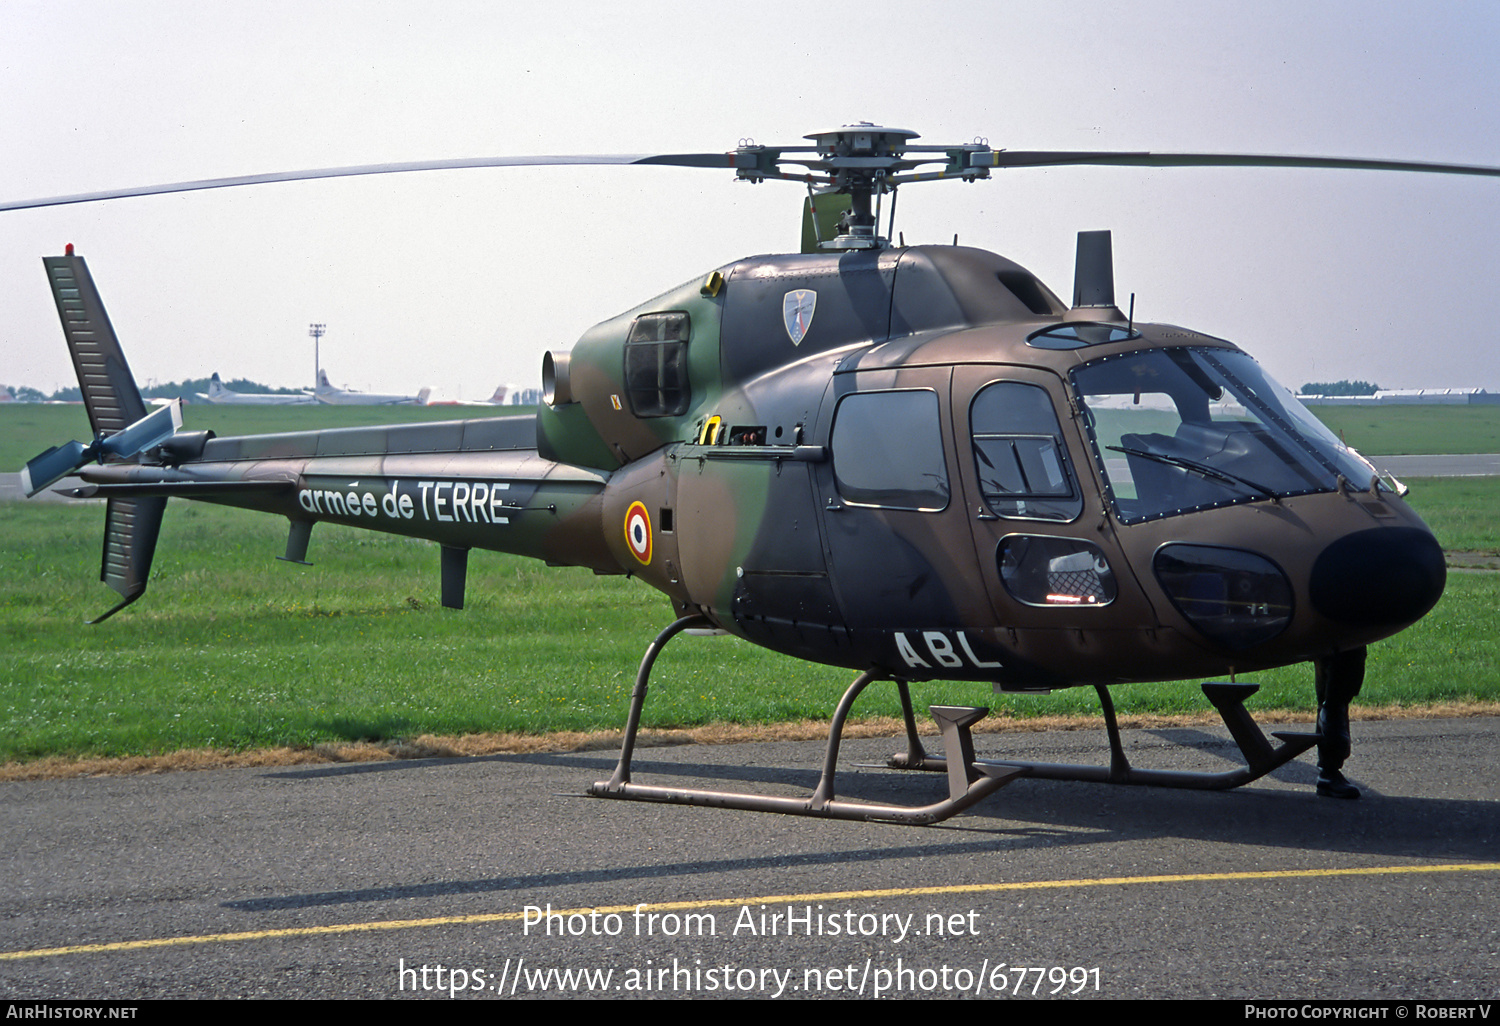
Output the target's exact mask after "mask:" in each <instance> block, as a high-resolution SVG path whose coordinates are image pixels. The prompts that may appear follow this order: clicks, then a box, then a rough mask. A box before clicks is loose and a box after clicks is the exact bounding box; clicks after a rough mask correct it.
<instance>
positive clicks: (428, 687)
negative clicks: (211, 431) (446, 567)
mask: <svg viewBox="0 0 1500 1026" xmlns="http://www.w3.org/2000/svg"><path fill="white" fill-rule="evenodd" d="M41 409H46V410H48V411H49V412H48V414H47V416H48V417H51V416H56V414H54V413H52V412H51V411H55V410H63V411H67V410H69V409H72V408H67V407H62V408H58V407H51V408H41ZM193 412H197V411H193ZM204 412H206V413H216V412H218V411H207V410H206V411H204ZM227 412H228V413H229V414H232V417H230V418H229V419H230V420H231V421H232V422H233V423H234V425H235V426H233V427H231V428H230V430H231V431H236V432H238V431H246V430H252V431H253V430H266V429H269V426H268V425H269V423H270V421H271V420H272V416H271V415H278V416H284V415H285V414H287V413H289V412H292V413H298V414H301V415H308V414H323V413H327V412H333V413H335V414H338V415H341V416H344V417H359V416H365V417H368V416H369V415H370V414H371V412H374V413H375V414H376V417H377V419H379V418H380V417H381V415H382V414H387V415H388V414H389V413H390V412H391V411H390V410H380V411H369V410H365V411H359V410H342V411H319V410H306V411H297V410H292V411H287V410H281V411H277V410H256V409H239V410H230V411H227ZM401 412H402V413H403V414H410V413H414V412H417V411H414V410H413V411H408V410H403V411H401ZM423 412H428V413H431V412H433V411H430V410H429V411H423ZM1444 412H1446V411H1444ZM443 413H444V415H446V416H454V415H458V416H463V415H465V413H466V411H462V410H460V411H458V412H457V413H456V414H455V411H453V410H452V409H451V408H450V409H448V410H445V411H443ZM0 414H3V415H5V416H11V413H10V411H9V410H0ZM261 418H263V420H262V423H261V424H260V425H259V426H253V422H254V420H255V419H261ZM365 422H369V421H368V420H366V421H365ZM0 423H5V424H8V425H14V424H16V421H14V420H11V421H3V422H0ZM198 423H199V425H200V426H202V425H203V422H202V421H200V422H198ZM247 424H251V425H252V426H245V425H247ZM47 426H48V427H49V428H50V427H51V426H52V425H51V424H50V423H49V424H48V425H47ZM190 426H192V422H191V421H190ZM66 433H67V432H66V431H65V432H64V434H66ZM226 433H228V432H226ZM5 437H6V439H7V444H10V445H15V444H16V443H15V441H14V439H13V438H12V437H11V436H10V435H9V434H7V435H6V436H5ZM74 437H84V433H83V432H76V433H75V434H74ZM24 444H27V445H30V444H31V443H30V442H26V443H24ZM39 448H41V446H33V447H32V448H31V451H32V452H35V451H37V450H38V449H39ZM1412 484H1413V494H1412V497H1411V499H1412V502H1413V503H1414V504H1415V505H1416V506H1417V508H1418V509H1419V510H1421V511H1422V512H1423V513H1424V515H1425V516H1427V517H1428V519H1429V521H1430V522H1431V523H1432V525H1433V527H1434V529H1435V530H1436V532H1437V534H1438V536H1439V538H1440V540H1441V541H1442V542H1443V543H1444V546H1445V547H1446V548H1448V549H1450V550H1464V551H1477V552H1490V553H1500V526H1497V524H1496V522H1495V519H1494V518H1493V516H1492V514H1491V513H1490V511H1492V510H1494V509H1495V508H1496V505H1497V501H1500V479H1461V480H1449V481H1415V482H1412ZM101 523H102V510H101V509H100V508H98V507H97V506H58V505H48V506H37V505H32V504H26V503H7V504H0V761H15V760H30V759H35V758H38V757H42V756H47V755H59V754H61V755H80V756H81V755H130V754H142V753H153V752H164V751H170V750H175V749H179V748H195V747H205V746H211V747H218V748H226V749H249V748H258V747H265V746H276V745H313V744H317V743H320V742H326V741H347V740H361V739H390V738H404V737H415V736H419V735H423V734H436V735H458V734H467V733H475V732H493V731H517V732H525V733H539V732H546V731H554V730H590V729H617V728H618V727H619V726H620V724H621V723H622V722H623V719H624V715H625V711H626V707H627V703H628V697H629V692H630V687H631V683H632V679H633V675H634V672H635V668H636V664H637V663H638V661H639V659H640V655H641V652H642V651H643V649H644V648H645V645H646V643H647V642H648V641H649V640H650V638H651V637H652V636H653V635H654V634H655V633H656V631H657V630H659V629H660V628H661V627H662V626H663V625H665V623H666V622H667V621H668V620H669V619H670V618H671V611H670V608H669V606H668V604H667V603H666V601H665V599H663V598H662V597H661V596H659V595H658V594H657V593H655V592H653V591H651V590H649V589H647V588H646V587H644V586H642V585H640V584H639V583H638V582H635V581H630V580H625V579H622V578H616V577H595V576H593V575H592V574H590V573H588V572H587V571H577V570H556V569H547V568H545V567H543V566H541V565H540V564H536V563H532V562H528V561H525V560H522V559H517V558H512V557H505V556H501V555H497V554H493V553H483V552H475V553H474V554H473V558H472V559H471V564H470V585H469V601H468V608H466V609H465V610H463V611H461V612H454V611H451V610H445V609H442V608H440V607H439V606H438V603H437V591H438V552H437V548H436V547H435V546H433V545H430V544H427V543H423V542H414V541H410V540H406V539H401V538H396V537H391V536H386V535H379V534H372V533H367V532H360V531H356V530H353V529H347V528H340V527H336V526H332V525H321V526H319V527H318V529H317V531H316V532H315V534H314V539H313V547H312V550H311V553H310V558H311V559H312V560H313V561H314V562H315V564H316V565H315V566H313V567H305V568H304V567H293V566H290V565H287V564H284V563H279V562H277V561H276V560H275V559H274V558H273V557H274V556H275V555H277V554H278V553H280V552H281V551H282V548H283V546H284V544H285V522H284V521H282V520H280V519H278V518H273V517H264V516H257V515H254V514H249V513H243V512H240V511H236V510H227V509H220V508H217V507H213V506H207V505H201V504H189V503H185V502H173V503H171V504H170V505H169V508H168V513H167V517H166V522H165V525H164V527H163V531H162V537H161V542H160V545H159V547H158V551H157V559H156V563H155V567H154V569H153V574H152V577H153V581H152V587H151V591H150V593H148V595H147V596H146V597H145V598H144V599H142V600H141V601H140V602H139V603H137V604H136V605H135V606H133V607H131V609H130V610H128V611H127V612H125V613H123V614H121V615H120V616H118V617H116V618H114V619H112V620H110V621H109V622H107V623H106V624H102V625H99V626H96V627H88V626H85V625H84V624H83V623H82V621H83V620H84V619H86V618H88V617H91V616H94V615H97V614H98V613H100V612H102V611H103V610H104V609H106V608H108V606H109V605H111V604H112V602H113V592H110V591H109V590H108V589H106V588H105V587H103V586H102V585H101V584H100V583H99V580H98V560H99V545H100V532H101ZM1497 609H1500V574H1495V573H1464V572H1454V573H1451V574H1450V576H1449V584H1448V590H1447V592H1446V594H1445V595H1444V597H1443V600H1442V602H1441V603H1440V604H1439V606H1438V607H1437V609H1436V610H1434V611H1433V612H1432V613H1431V614H1430V615H1429V616H1428V617H1426V618H1425V619H1424V620H1423V621H1421V622H1420V623H1419V624H1417V625H1416V626H1415V627H1414V628H1412V629H1411V630H1409V631H1407V632H1405V633H1403V634H1401V635H1399V636H1398V637H1396V638H1394V639H1391V640H1389V641H1386V642H1383V643H1381V644H1379V645H1376V646H1375V647H1374V648H1373V649H1372V651H1371V660H1370V670H1369V682H1368V683H1367V685H1366V688H1365V693H1364V696H1363V697H1362V699H1361V701H1362V703H1364V704H1367V705H1387V706H1390V705H1420V704H1425V703H1432V702H1446V701H1465V700H1478V701H1493V700H1496V699H1497V698H1500V639H1497V632H1496V630H1495V627H1496V610H1497ZM851 676H852V675H851V674H850V673H848V672H847V671H844V670H837V669H829V668H824V667H818V666H813V665H810V664H806V663H801V662H798V661H796V660H793V659H790V658H787V657H783V656H778V655H775V654H773V653H771V652H768V651H765V650H762V649H758V648H755V647H753V646H750V645H746V644H744V643H741V642H739V641H738V640H736V639H732V638H704V639H698V638H691V639H684V640H682V641H679V642H676V643H674V644H673V645H672V646H671V647H670V648H669V649H668V650H667V652H666V654H665V655H664V656H663V658H662V660H661V661H660V663H659V664H658V669H657V672H656V675H655V676H654V677H653V682H652V684H653V686H652V695H651V701H650V703H649V704H648V706H647V714H648V715H647V725H648V726H659V727H671V726H685V725H695V724H703V723H709V722H714V721H732V722H741V723H771V722H781V721H786V720H795V719H803V718H811V719H824V718H826V717H827V715H828V714H829V711H830V710H831V709H832V707H833V705H834V703H835V702H836V701H837V699H838V696H839V694H841V693H842V691H843V689H844V687H845V686H846V685H847V684H848V681H849V679H850V678H851ZM1254 679H1255V680H1256V681H1257V682H1258V683H1261V684H1262V685H1263V690H1262V692H1261V694H1260V695H1258V696H1257V697H1256V699H1255V700H1254V702H1253V703H1252V704H1253V707H1254V708H1255V709H1257V710H1267V709H1283V708H1285V709H1298V710H1304V711H1306V710H1309V709H1310V708H1311V703H1312V687H1311V671H1310V669H1309V668H1308V667H1306V666H1303V667H1294V668H1289V669H1285V670H1280V671H1274V672H1270V673H1264V674H1257V675H1256V676H1255V678H1254ZM892 691H893V689H882V688H872V689H871V691H870V692H869V693H867V697H866V698H865V699H862V700H861V704H860V706H859V707H858V709H857V712H859V713H860V714H863V715H873V714H883V715H895V714H897V712H898V709H897V706H896V703H895V700H894V695H893V694H892ZM1112 694H1113V695H1114V697H1115V701H1116V704H1117V706H1118V708H1119V709H1120V711H1121V713H1122V715H1128V714H1130V713H1140V712H1152V713H1173V712H1184V711H1201V710H1203V709H1204V708H1206V703H1205V702H1204V700H1203V698H1202V696H1201V694H1200V693H1198V691H1197V689H1196V688H1194V687H1190V686H1162V685H1136V686H1131V687H1122V688H1116V689H1114V690H1113V692H1112ZM918 697H919V699H920V701H921V702H922V703H923V704H926V703H930V702H937V701H944V702H950V703H953V704H963V705H972V704H988V705H992V706H994V707H995V708H996V712H997V714H998V715H1002V716H1006V715H1008V716H1016V717H1029V716H1036V715H1043V714H1054V713H1095V712H1097V700H1096V699H1095V697H1094V695H1093V693H1092V690H1091V689H1073V690H1070V691H1066V692H1059V693H1057V694H1054V695H1052V696H992V695H991V694H990V692H989V689H988V688H986V687H984V686H976V685H933V686H924V687H922V688H921V690H920V694H919V696H918Z"/></svg>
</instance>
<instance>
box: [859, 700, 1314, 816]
mask: <svg viewBox="0 0 1500 1026" xmlns="http://www.w3.org/2000/svg"><path fill="white" fill-rule="evenodd" d="M896 686H897V687H898V688H900V689H901V711H902V714H903V715H904V716H905V719H906V751H905V752H900V753H898V754H896V755H893V756H891V758H890V761H889V762H888V763H887V765H889V766H890V767H891V768H892V769H916V770H930V771H934V772H944V771H946V770H947V768H948V767H947V762H946V760H944V759H941V758H935V757H933V756H931V755H928V754H927V753H926V751H925V750H924V749H923V748H922V741H921V739H920V738H919V737H918V736H917V724H916V720H915V718H914V717H913V715H912V706H911V695H910V692H909V691H908V689H907V685H906V682H905V681H897V682H896ZM1094 690H1095V691H1097V692H1098V693H1099V704H1100V705H1101V706H1102V707H1103V709H1104V726H1105V729H1106V731H1107V732H1108V734H1109V765H1108V766H1079V765H1072V764H1067V763H1051V762H1011V761H1008V760H1000V761H996V762H985V763H980V764H979V765H992V766H1013V767H1016V768H1019V769H1022V770H1024V771H1025V774H1026V776H1028V777H1037V778H1039V779H1042V780H1084V781H1088V782H1090V783H1096V784H1138V785H1143V786H1148V787H1185V788H1191V789H1193V790H1198V791H1226V790H1228V789H1230V788H1233V787H1239V786H1240V785H1242V784H1248V783H1250V781H1252V780H1258V779H1259V778H1261V777H1263V776H1265V775H1266V774H1267V773H1270V772H1271V771H1272V770H1274V769H1279V768H1280V767H1282V766H1284V765H1286V764H1287V763H1288V762H1291V761H1292V760H1293V759H1295V758H1296V757H1297V756H1299V755H1301V754H1302V753H1303V752H1305V751H1307V750H1308V749H1309V748H1312V747H1313V746H1314V745H1316V744H1317V743H1318V741H1319V739H1320V738H1321V735H1319V734H1300V733H1292V732H1289V731H1274V732H1273V733H1272V734H1271V736H1272V737H1274V738H1276V739H1277V740H1278V741H1280V742H1281V744H1280V745H1275V746H1273V745H1272V744H1271V742H1270V741H1268V740H1267V739H1266V735H1265V734H1263V733H1262V732H1261V729H1260V727H1259V726H1257V725H1256V722H1255V720H1254V719H1253V718H1252V717H1251V716H1250V713H1249V711H1248V710H1247V709H1246V708H1245V700H1246V699H1247V698H1249V697H1250V696H1251V695H1253V694H1255V693H1256V692H1257V691H1259V690H1260V685H1259V684H1224V683H1214V684H1204V685H1203V693H1204V694H1205V695H1206V696H1207V697H1208V700H1209V701H1210V702H1212V703H1213V706H1214V708H1215V709H1217V710H1219V715H1220V716H1222V717H1223V718H1224V725H1225V726H1226V727H1228V728H1229V736H1230V737H1232V738H1234V742H1235V744H1236V745H1238V746H1239V749H1240V752H1241V754H1243V755H1244V757H1245V765H1244V766H1241V767H1240V768H1239V769H1233V770H1226V771H1225V772H1223V773H1201V772H1195V771H1191V770H1153V769H1137V768H1135V767H1134V766H1132V765H1130V760H1129V759H1127V758H1126V757H1125V749H1124V747H1123V746H1122V745H1121V743H1120V725H1119V723H1118V722H1116V720H1115V704H1114V701H1113V700H1112V699H1111V698H1110V697H1109V689H1108V688H1105V687H1102V686H1097V685H1096V686H1095V688H1094ZM938 708H939V707H934V708H933V716H934V717H936V715H937V710H938ZM985 712H988V710H985ZM979 718H980V717H975V720H974V721H970V722H975V721H977V720H978V719H979ZM946 740H947V739H946V738H945V739H944V741H945V746H946ZM947 750H948V751H953V749H952V748H948V749H947ZM968 757H969V758H972V751H971V750H970V751H969V752H968Z"/></svg>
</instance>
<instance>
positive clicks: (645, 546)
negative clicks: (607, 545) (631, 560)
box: [625, 502, 651, 565]
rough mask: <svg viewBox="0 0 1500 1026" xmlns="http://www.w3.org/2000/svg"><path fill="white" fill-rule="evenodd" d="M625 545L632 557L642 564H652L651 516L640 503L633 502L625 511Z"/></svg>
mask: <svg viewBox="0 0 1500 1026" xmlns="http://www.w3.org/2000/svg"><path fill="white" fill-rule="evenodd" d="M625 544H626V545H628V546H630V553H631V555H633V556H635V558H636V559H638V560H640V561H641V562H642V563H645V564H648V565H649V564H650V562H651V514H649V513H647V512H646V507H645V506H644V505H642V504H641V503H639V502H632V503H631V504H630V508H629V509H628V510H626V511H625Z"/></svg>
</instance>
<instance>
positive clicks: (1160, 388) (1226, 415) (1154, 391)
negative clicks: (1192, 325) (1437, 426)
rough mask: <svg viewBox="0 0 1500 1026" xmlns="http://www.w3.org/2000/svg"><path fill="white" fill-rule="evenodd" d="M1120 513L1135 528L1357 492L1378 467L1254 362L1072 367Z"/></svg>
mask: <svg viewBox="0 0 1500 1026" xmlns="http://www.w3.org/2000/svg"><path fill="white" fill-rule="evenodd" d="M1072 379H1073V386H1074V388H1075V389H1076V390H1077V392H1078V397H1079V399H1080V400H1081V401H1082V407H1083V409H1084V411H1085V420H1086V422H1087V424H1088V428H1089V434H1090V437H1091V440H1092V441H1093V444H1094V454H1095V458H1096V459H1097V460H1098V461H1099V464H1100V468H1101V470H1102V471H1103V474H1104V478H1105V482H1106V484H1107V486H1108V488H1109V491H1110V496H1111V498H1112V499H1113V501H1114V505H1115V511H1116V514H1117V515H1118V516H1119V518H1120V521H1121V522H1122V523H1135V522H1137V521H1141V520H1151V519H1155V518H1157V517H1167V516H1173V515H1175V514H1178V513H1186V512H1189V511H1191V510H1199V509H1209V508H1212V507H1214V506H1227V505H1232V504H1234V503H1240V502H1253V501H1255V500H1257V499H1267V498H1279V497H1283V496H1291V495H1306V494H1309V493H1312V492H1327V491H1333V490H1335V489H1336V488H1338V487H1339V478H1340V477H1341V476H1342V477H1343V478H1344V479H1345V480H1346V481H1347V482H1348V484H1350V485H1352V486H1353V487H1355V488H1358V489H1360V490H1364V489H1366V488H1368V487H1369V486H1370V481H1371V480H1372V479H1375V478H1376V471H1375V468H1374V467H1372V466H1371V465H1370V464H1369V463H1368V462H1367V461H1365V460H1364V458H1363V457H1361V456H1360V455H1359V454H1358V453H1356V452H1354V450H1352V449H1350V448H1349V447H1348V446H1346V445H1344V444H1343V443H1342V442H1340V441H1339V440H1338V438H1337V437H1336V436H1335V435H1334V434H1333V433H1332V432H1330V431H1329V430H1328V429H1327V428H1325V427H1324V426H1323V425H1322V423H1321V422H1320V421H1319V420H1318V419H1317V418H1316V417H1314V416H1313V415H1312V414H1311V413H1309V412H1308V411H1307V409H1306V407H1304V406H1303V405H1302V404H1301V403H1299V402H1297V400H1296V398H1295V397H1293V395H1292V394H1291V393H1290V392H1288V391H1287V390H1286V389H1285V388H1283V387H1282V386H1280V385H1278V384H1277V383H1276V382H1274V381H1272V380H1271V378H1270V377H1268V376H1267V375H1266V373H1265V371H1263V370H1261V368H1260V366H1259V365H1258V364H1257V363H1256V362H1255V361H1254V360H1252V359H1250V357H1248V356H1246V355H1245V354H1243V353H1240V352H1237V351H1235V350H1231V349H1192V348H1180V349H1156V350H1150V351H1145V352H1136V353H1125V354H1122V355H1120V356H1111V357H1105V358H1104V359H1102V360H1096V361H1094V362H1093V363H1090V364H1087V365H1085V366H1083V367H1080V368H1079V369H1077V370H1075V371H1074V372H1073V374H1072Z"/></svg>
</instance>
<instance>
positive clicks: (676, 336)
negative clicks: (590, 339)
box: [625, 311, 692, 417]
mask: <svg viewBox="0 0 1500 1026" xmlns="http://www.w3.org/2000/svg"><path fill="white" fill-rule="evenodd" d="M690 330H691V323H690V321H689V318H688V315H687V314H686V313H684V312H681V311H677V312H673V313H657V314H645V315H644V316H641V317H637V318H636V319H635V323H634V324H632V325H631V326H630V335H629V337H627V338H626V340H625V394H626V396H627V397H628V398H629V400H630V410H631V412H632V413H634V414H635V415H636V416H637V417H680V416H682V415H683V414H684V413H686V412H687V411H688V406H689V405H690V404H691V400H692V389H691V387H690V385H689V382H688V359H687V356H688V353H687V350H688V335H689V333H690Z"/></svg>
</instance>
